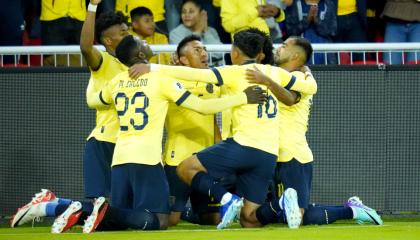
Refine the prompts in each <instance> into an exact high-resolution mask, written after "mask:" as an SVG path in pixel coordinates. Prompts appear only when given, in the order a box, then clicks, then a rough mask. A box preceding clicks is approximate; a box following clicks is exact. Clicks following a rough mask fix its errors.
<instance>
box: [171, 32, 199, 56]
mask: <svg viewBox="0 0 420 240" xmlns="http://www.w3.org/2000/svg"><path fill="white" fill-rule="evenodd" d="M192 41H201V38H200V37H199V36H198V35H195V34H191V35H189V36H186V37H185V38H184V39H182V40H181V42H179V43H178V46H177V47H176V54H177V55H178V57H181V52H182V50H183V48H184V47H185V46H186V45H187V44H188V43H189V42H192Z"/></svg>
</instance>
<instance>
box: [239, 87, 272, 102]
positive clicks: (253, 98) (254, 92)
mask: <svg viewBox="0 0 420 240" xmlns="http://www.w3.org/2000/svg"><path fill="white" fill-rule="evenodd" d="M244 93H245V94H246V97H247V99H248V104H258V103H263V102H265V101H266V100H267V91H264V90H262V89H261V87H259V86H258V85H253V86H250V87H248V88H247V89H245V90H244Z"/></svg>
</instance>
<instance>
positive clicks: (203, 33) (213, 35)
mask: <svg viewBox="0 0 420 240" xmlns="http://www.w3.org/2000/svg"><path fill="white" fill-rule="evenodd" d="M207 17H208V16H207V12H206V11H205V10H203V8H202V7H201V5H200V4H199V3H198V1H196V0H185V1H184V2H183V4H182V13H181V18H182V23H181V24H179V25H178V27H176V28H175V29H174V30H172V31H171V32H170V33H169V42H170V43H171V44H178V43H179V42H180V41H181V40H182V39H183V38H185V37H186V36H189V35H191V34H196V35H198V36H199V37H200V38H201V41H202V42H203V43H204V44H222V42H221V41H220V38H219V35H218V34H217V31H216V30H215V29H214V28H212V27H210V26H208V22H207ZM222 58H223V54H217V53H216V54H213V55H212V56H211V63H213V62H216V64H220V63H221V61H222Z"/></svg>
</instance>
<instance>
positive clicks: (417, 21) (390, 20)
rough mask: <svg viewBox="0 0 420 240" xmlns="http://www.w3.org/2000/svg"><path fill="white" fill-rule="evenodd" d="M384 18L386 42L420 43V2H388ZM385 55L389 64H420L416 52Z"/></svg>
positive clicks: (406, 0)
mask: <svg viewBox="0 0 420 240" xmlns="http://www.w3.org/2000/svg"><path fill="white" fill-rule="evenodd" d="M382 17H383V18H384V19H385V21H386V28H385V42H420V2H419V1H416V0H388V1H387V2H386V5H385V8H384V11H383V13H382ZM405 55H406V56H404V57H403V54H402V53H401V52H400V53H395V52H393V53H391V56H390V54H389V53H387V52H385V53H384V61H385V62H386V63H388V64H403V63H419V60H420V53H419V52H417V58H416V56H415V53H414V52H407V53H406V54H405Z"/></svg>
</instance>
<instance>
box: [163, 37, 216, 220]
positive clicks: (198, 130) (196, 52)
mask: <svg viewBox="0 0 420 240" xmlns="http://www.w3.org/2000/svg"><path fill="white" fill-rule="evenodd" d="M176 53H177V56H178V61H177V62H178V64H179V65H183V66H189V67H193V68H208V66H209V64H208V54H207V51H206V48H205V46H204V45H203V43H202V42H201V39H200V37H198V36H197V35H190V36H187V37H185V38H184V39H183V40H182V41H181V42H180V43H179V44H178V47H177V51H176ZM180 82H181V84H182V85H183V86H184V87H185V88H186V89H188V90H189V91H190V92H191V93H193V94H195V95H198V96H200V97H201V98H204V99H207V98H216V97H219V96H220V88H219V87H217V86H215V85H213V84H210V83H201V82H187V81H180ZM165 129H166V131H167V137H166V144H165V149H164V154H163V159H164V163H165V172H166V177H167V178H168V183H169V190H170V194H171V199H172V200H173V201H172V202H171V214H170V216H169V223H170V225H176V224H177V223H178V222H179V220H180V217H181V213H182V212H183V211H184V210H185V206H186V204H187V201H188V197H190V200H191V204H192V209H193V212H194V213H197V215H198V222H197V223H200V224H206V225H207V224H212V225H215V224H217V223H218V222H219V221H220V217H219V208H218V206H217V203H214V202H213V203H212V202H211V201H210V198H208V197H207V196H206V195H202V194H200V193H198V192H191V188H190V187H189V186H188V185H187V184H185V183H184V182H182V181H181V179H179V177H178V176H177V175H176V167H177V166H178V165H179V163H180V162H181V161H182V160H184V159H186V158H187V157H189V156H191V155H193V154H194V153H195V152H198V151H200V150H202V149H204V148H206V147H209V146H211V145H213V144H214V143H215V142H218V141H220V139H221V136H220V131H219V129H218V127H217V125H216V119H215V115H203V114H199V113H196V112H194V111H192V110H189V109H186V108H182V107H178V106H176V104H174V103H171V104H170V105H169V108H168V115H167V117H166V122H165ZM209 205H210V206H209Z"/></svg>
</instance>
